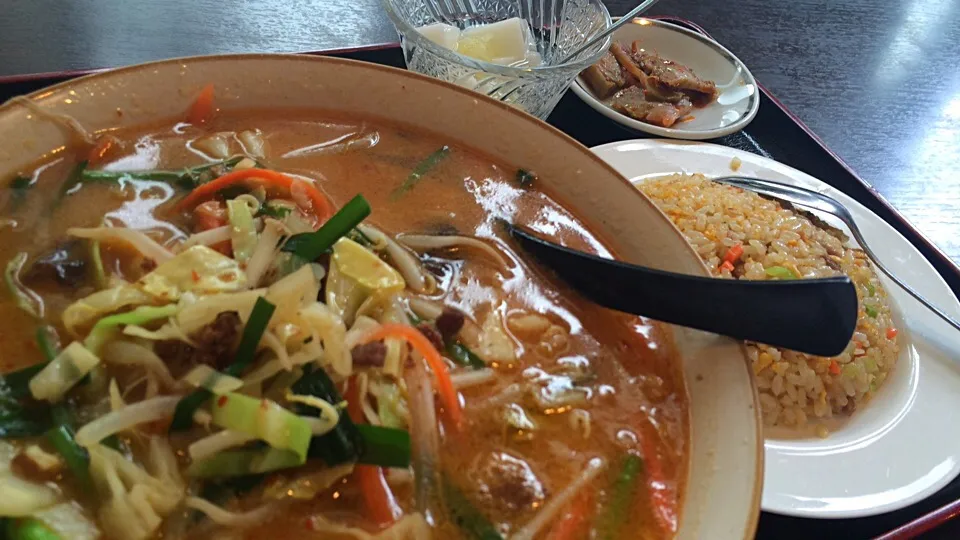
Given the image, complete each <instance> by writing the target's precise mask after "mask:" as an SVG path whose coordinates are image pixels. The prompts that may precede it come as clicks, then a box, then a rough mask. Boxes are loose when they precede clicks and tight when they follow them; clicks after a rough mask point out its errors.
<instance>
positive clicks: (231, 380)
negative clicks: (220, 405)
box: [183, 364, 243, 396]
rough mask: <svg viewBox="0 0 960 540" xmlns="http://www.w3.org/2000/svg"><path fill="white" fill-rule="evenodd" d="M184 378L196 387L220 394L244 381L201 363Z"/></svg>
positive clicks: (238, 386)
mask: <svg viewBox="0 0 960 540" xmlns="http://www.w3.org/2000/svg"><path fill="white" fill-rule="evenodd" d="M183 380H184V382H186V383H188V384H190V385H191V386H193V387H194V388H206V389H207V390H209V391H210V392H212V393H213V394H215V395H218V396H219V395H222V394H226V393H228V392H233V391H234V390H237V389H239V388H240V387H242V386H243V381H241V380H240V379H238V378H236V377H232V376H230V375H225V374H223V373H220V372H219V371H217V370H215V369H213V368H212V367H210V366H208V365H206V364H200V365H198V366H196V367H194V368H193V369H191V370H190V373H187V374H186V375H185V376H184V377H183Z"/></svg>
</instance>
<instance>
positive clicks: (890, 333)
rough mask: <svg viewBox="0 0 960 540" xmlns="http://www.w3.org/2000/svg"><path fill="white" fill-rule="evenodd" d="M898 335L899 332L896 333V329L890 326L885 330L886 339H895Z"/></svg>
mask: <svg viewBox="0 0 960 540" xmlns="http://www.w3.org/2000/svg"><path fill="white" fill-rule="evenodd" d="M898 333H899V332H897V329H896V328H894V327H892V326H891V327H890V328H887V339H893V338H895V337H897V334H898Z"/></svg>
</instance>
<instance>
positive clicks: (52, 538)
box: [3, 517, 61, 540]
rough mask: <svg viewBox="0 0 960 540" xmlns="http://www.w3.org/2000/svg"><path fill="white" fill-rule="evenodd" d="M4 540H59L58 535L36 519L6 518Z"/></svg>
mask: <svg viewBox="0 0 960 540" xmlns="http://www.w3.org/2000/svg"><path fill="white" fill-rule="evenodd" d="M5 525H6V526H5V527H4V528H3V529H4V530H3V532H4V533H5V534H4V538H5V539H6V540H61V538H60V535H59V534H57V533H55V532H54V531H53V530H52V529H50V527H47V525H46V524H45V523H44V522H42V521H40V520H39V519H37V518H32V517H27V518H6V524H5Z"/></svg>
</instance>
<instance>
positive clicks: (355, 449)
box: [290, 368, 363, 467]
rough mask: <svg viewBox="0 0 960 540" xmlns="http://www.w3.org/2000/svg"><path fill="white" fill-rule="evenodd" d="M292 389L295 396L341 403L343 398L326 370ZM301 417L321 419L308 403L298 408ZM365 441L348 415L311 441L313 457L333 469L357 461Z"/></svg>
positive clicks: (318, 370) (317, 371)
mask: <svg viewBox="0 0 960 540" xmlns="http://www.w3.org/2000/svg"><path fill="white" fill-rule="evenodd" d="M290 390H291V391H292V392H293V393H294V394H300V395H308V396H316V397H318V398H320V399H322V400H324V401H327V402H328V403H341V402H343V397H341V396H340V393H339V392H337V387H336V386H334V384H333V381H331V380H330V377H329V376H328V375H327V372H326V371H324V370H323V368H316V369H314V370H312V371H307V372H305V373H304V375H303V376H302V377H300V380H298V381H297V382H295V383H293V386H291V387H290ZM294 410H295V411H296V412H297V414H301V415H305V416H318V414H319V411H318V410H317V409H315V408H313V407H310V406H308V405H304V404H299V403H298V404H296V405H294ZM362 444H363V441H362V438H361V435H360V431H359V430H358V429H357V426H356V425H355V424H354V423H353V421H351V420H350V417H349V416H348V415H346V414H341V415H340V418H339V420H338V421H337V425H336V426H335V427H334V428H333V429H332V430H331V431H329V432H328V433H325V434H323V435H318V436H316V437H314V438H313V440H311V441H310V450H309V455H310V457H313V458H320V459H322V460H323V461H324V463H326V464H327V465H328V466H330V467H333V466H335V465H340V464H341V463H346V462H348V461H354V460H356V458H357V455H358V454H360V450H361V448H362V446H361V445H362Z"/></svg>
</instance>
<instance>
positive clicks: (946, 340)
mask: <svg viewBox="0 0 960 540" xmlns="http://www.w3.org/2000/svg"><path fill="white" fill-rule="evenodd" d="M593 151H594V152H596V154H597V155H598V156H600V157H601V158H603V159H604V160H605V161H607V162H608V163H610V164H611V165H612V166H613V167H614V168H615V169H617V170H618V171H620V173H621V174H623V175H624V176H626V177H627V178H629V179H630V180H632V181H633V182H635V183H636V182H640V181H642V180H644V179H647V178H651V177H656V176H662V175H665V174H673V173H679V172H683V173H695V172H699V173H703V174H705V175H707V176H713V177H716V176H722V175H731V174H737V175H741V176H750V177H760V178H766V179H768V180H775V181H780V182H786V183H790V184H794V185H798V186H803V187H806V188H810V189H814V190H816V191H819V192H821V193H824V194H827V195H829V196H831V197H833V198H835V199H837V200H838V201H840V202H841V203H843V204H844V205H845V206H846V207H847V208H848V209H849V210H850V212H851V213H852V214H853V216H854V218H855V219H856V221H857V224H858V225H859V226H860V227H861V228H862V229H863V234H864V236H865V237H866V240H867V242H868V243H869V244H870V247H871V248H873V249H874V250H875V251H876V252H877V256H878V257H880V259H881V261H882V262H883V263H884V264H885V265H888V266H889V267H890V269H891V270H892V271H893V272H894V273H896V274H897V275H898V276H899V277H900V278H902V279H903V280H904V281H905V282H906V283H907V284H909V285H911V286H912V287H914V288H916V289H917V290H918V291H919V292H920V293H921V294H923V295H924V296H926V297H927V298H933V299H936V300H937V301H938V303H939V304H940V307H941V308H942V309H943V310H944V311H945V312H947V313H949V314H951V315H953V316H955V317H960V302H958V301H957V298H956V296H955V295H954V294H953V292H952V291H951V290H950V288H949V287H948V286H947V284H946V283H945V282H944V281H943V279H942V278H941V277H940V275H939V274H938V273H937V272H936V270H934V268H933V266H931V265H930V263H929V262H928V261H927V260H926V259H925V258H924V257H923V255H921V254H920V252H919V251H917V249H916V248H914V247H913V246H912V245H911V244H910V243H909V242H908V241H907V239H906V238H904V237H903V236H901V235H900V233H898V232H897V231H896V230H894V228H893V227H891V226H890V225H889V224H887V223H886V222H884V221H883V220H882V219H880V218H879V217H878V216H877V215H875V214H873V213H872V212H870V210H868V209H867V208H866V207H864V206H863V205H861V204H860V203H858V202H857V201H855V200H854V199H852V198H850V197H848V196H847V195H845V194H843V193H842V192H840V191H839V190H837V189H835V188H833V187H831V186H829V185H827V184H825V183H823V182H821V181H820V180H817V179H816V178H813V177H812V176H809V175H807V174H805V173H802V172H800V171H798V170H796V169H793V168H791V167H787V166H786V165H783V164H781V163H777V162H776V161H773V160H770V159H767V158H764V157H760V156H757V155H755V154H751V153H748V152H744V151H740V150H734V149H732V148H727V147H725V146H718V145H713V144H705V143H691V142H682V141H665V140H637V141H622V142H616V143H610V144H605V145H602V146H597V147H595V148H594V149H593ZM733 158H739V159H740V160H741V162H742V165H741V166H740V169H739V170H738V171H737V172H733V171H732V170H731V169H730V165H731V160H733ZM836 224H837V225H838V226H839V223H836ZM880 277H881V279H883V280H884V285H885V287H886V288H887V290H888V291H889V292H890V295H891V296H892V298H893V300H894V304H895V307H896V310H897V311H898V312H899V314H900V316H901V317H900V318H901V319H902V320H901V322H900V324H899V326H900V327H901V328H904V329H905V330H906V331H902V332H901V336H902V340H901V343H902V345H903V347H902V351H901V354H900V358H899V359H898V360H897V366H896V368H895V370H894V372H893V374H892V375H891V376H890V378H889V379H888V381H887V382H886V384H885V385H884V386H883V387H882V388H881V389H880V390H879V392H878V394H877V396H876V397H875V398H874V399H873V400H871V401H870V402H868V403H867V404H866V405H864V406H863V407H861V408H860V409H859V410H858V411H857V412H856V414H854V415H853V416H852V418H850V419H849V421H847V422H846V423H845V424H843V425H841V426H839V427H838V428H837V429H836V430H835V431H834V432H833V433H831V434H830V435H829V436H828V437H827V438H825V439H817V438H813V439H809V438H808V439H788V438H774V437H773V436H772V435H773V434H772V433H769V432H768V433H767V435H768V436H769V437H768V438H767V439H766V445H765V447H766V455H765V462H766V476H765V478H764V489H763V503H762V504H763V509H764V510H766V511H769V512H776V513H779V514H787V515H794V516H804V517H815V518H845V517H856V516H868V515H874V514H880V513H883V512H888V511H891V510H896V509H898V508H902V507H905V506H908V505H909V504H911V503H914V502H917V501H919V500H921V499H924V498H925V497H927V496H929V495H931V494H933V493H934V492H936V491H937V490H938V489H940V488H941V487H943V486H944V485H946V484H947V483H949V482H950V481H951V480H952V479H953V478H954V477H956V476H957V473H958V472H960V429H957V425H958V421H960V336H958V335H957V333H956V331H954V330H953V329H952V328H951V327H949V326H948V325H947V324H946V323H944V322H943V321H941V320H940V319H939V318H938V317H937V316H935V315H933V314H932V313H930V312H929V311H928V310H926V309H925V308H924V307H923V306H922V305H921V304H919V303H918V302H916V301H915V300H913V298H911V297H910V296H909V295H907V294H906V293H905V292H903V291H902V290H900V289H899V288H897V286H896V285H894V284H893V283H892V282H890V281H889V280H887V279H885V277H884V276H882V275H881V276H880Z"/></svg>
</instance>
